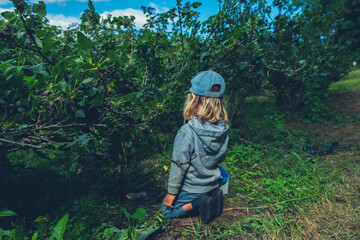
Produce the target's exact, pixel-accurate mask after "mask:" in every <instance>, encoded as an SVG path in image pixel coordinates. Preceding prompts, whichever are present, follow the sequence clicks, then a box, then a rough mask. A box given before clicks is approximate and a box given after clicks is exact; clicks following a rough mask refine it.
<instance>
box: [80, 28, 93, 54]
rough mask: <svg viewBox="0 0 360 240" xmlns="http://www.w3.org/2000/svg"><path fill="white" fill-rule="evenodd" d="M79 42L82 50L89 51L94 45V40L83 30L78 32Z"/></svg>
mask: <svg viewBox="0 0 360 240" xmlns="http://www.w3.org/2000/svg"><path fill="white" fill-rule="evenodd" d="M77 44H78V46H79V49H80V50H83V51H87V50H89V49H90V48H91V47H92V41H91V39H89V38H88V37H86V36H85V35H84V34H83V33H82V32H78V33H77Z"/></svg>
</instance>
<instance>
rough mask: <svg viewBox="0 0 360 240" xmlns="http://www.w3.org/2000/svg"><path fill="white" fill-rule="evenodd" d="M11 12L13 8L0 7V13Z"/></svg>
mask: <svg viewBox="0 0 360 240" xmlns="http://www.w3.org/2000/svg"><path fill="white" fill-rule="evenodd" d="M0 1H1V0H0ZM13 10H14V8H1V7H0V13H2V12H6V11H10V12H12V11H13Z"/></svg>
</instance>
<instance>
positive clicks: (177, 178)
mask: <svg viewBox="0 0 360 240" xmlns="http://www.w3.org/2000/svg"><path fill="white" fill-rule="evenodd" d="M192 151H193V147H192V144H191V141H190V140H189V138H188V137H187V136H186V135H185V134H184V133H183V132H182V131H179V132H178V133H177V135H176V137H175V140H174V147H173V154H172V159H173V160H174V161H177V160H178V161H180V162H182V163H185V162H188V161H189V160H190V153H191V152H192ZM189 165H190V164H189V163H187V164H183V165H178V164H176V163H174V162H173V161H171V167H170V174H169V181H168V192H169V193H171V194H178V193H179V191H180V188H181V185H182V183H183V180H184V177H185V174H186V171H187V170H188V168H189Z"/></svg>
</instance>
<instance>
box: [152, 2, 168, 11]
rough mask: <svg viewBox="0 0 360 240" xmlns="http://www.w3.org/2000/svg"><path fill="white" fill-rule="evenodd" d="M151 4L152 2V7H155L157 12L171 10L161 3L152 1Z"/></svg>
mask: <svg viewBox="0 0 360 240" xmlns="http://www.w3.org/2000/svg"><path fill="white" fill-rule="evenodd" d="M149 4H150V7H152V8H155V12H156V13H162V12H166V11H169V10H170V9H169V8H167V7H160V6H159V5H157V4H155V3H152V2H150V3H149Z"/></svg>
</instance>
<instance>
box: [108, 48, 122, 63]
mask: <svg viewBox="0 0 360 240" xmlns="http://www.w3.org/2000/svg"><path fill="white" fill-rule="evenodd" d="M107 55H108V57H109V59H110V60H111V61H112V62H115V63H121V58H120V57H119V54H117V53H116V52H115V51H113V50H109V51H108V52H107Z"/></svg>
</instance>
